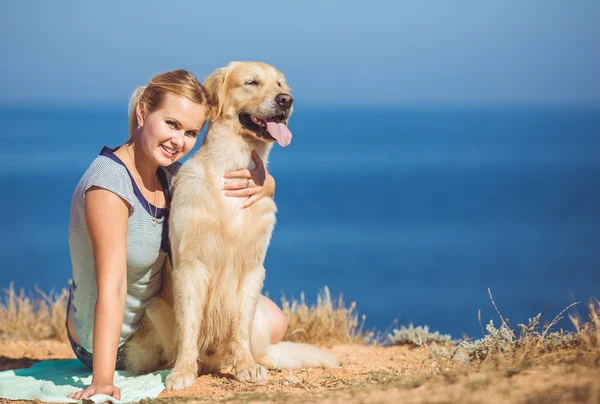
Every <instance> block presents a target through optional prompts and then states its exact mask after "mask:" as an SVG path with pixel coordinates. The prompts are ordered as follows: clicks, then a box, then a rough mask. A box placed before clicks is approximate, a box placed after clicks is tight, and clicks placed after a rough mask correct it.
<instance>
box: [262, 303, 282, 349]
mask: <svg viewBox="0 0 600 404" xmlns="http://www.w3.org/2000/svg"><path fill="white" fill-rule="evenodd" d="M261 299H263V302H264V303H265V305H266V306H267V307H268V308H269V313H270V317H271V344H276V343H278V342H279V341H281V339H282V338H283V336H284V335H285V332H286V331H287V328H288V320H287V317H286V316H285V313H284V312H283V310H281V309H280V308H279V307H278V306H277V305H276V304H275V302H273V301H272V300H271V299H269V298H268V297H265V296H261Z"/></svg>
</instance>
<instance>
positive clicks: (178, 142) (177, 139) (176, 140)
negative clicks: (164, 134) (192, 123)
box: [171, 131, 185, 148]
mask: <svg viewBox="0 0 600 404" xmlns="http://www.w3.org/2000/svg"><path fill="white" fill-rule="evenodd" d="M184 136H185V135H184V133H183V131H178V132H177V135H175V136H173V138H172V139H171V143H173V145H174V146H177V147H178V148H181V147H182V146H183V137H184Z"/></svg>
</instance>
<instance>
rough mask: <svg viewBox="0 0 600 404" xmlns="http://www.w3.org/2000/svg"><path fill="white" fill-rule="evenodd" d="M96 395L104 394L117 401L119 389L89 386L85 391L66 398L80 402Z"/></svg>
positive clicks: (119, 395) (119, 396)
mask: <svg viewBox="0 0 600 404" xmlns="http://www.w3.org/2000/svg"><path fill="white" fill-rule="evenodd" d="M96 394H106V395H109V396H112V397H114V398H116V399H117V400H120V399H121V389H119V388H118V387H115V386H99V387H91V386H90V387H88V388H87V389H85V390H82V391H78V392H76V393H71V394H69V395H68V396H67V397H69V398H72V399H74V400H81V399H82V398H90V397H91V396H93V395H96Z"/></svg>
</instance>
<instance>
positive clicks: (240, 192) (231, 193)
mask: <svg viewBox="0 0 600 404" xmlns="http://www.w3.org/2000/svg"><path fill="white" fill-rule="evenodd" d="M261 190H262V187H250V188H244V189H238V190H235V191H226V192H225V196H250V195H256V194H258V193H260V191H261Z"/></svg>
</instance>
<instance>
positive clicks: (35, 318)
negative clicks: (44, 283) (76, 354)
mask: <svg viewBox="0 0 600 404" xmlns="http://www.w3.org/2000/svg"><path fill="white" fill-rule="evenodd" d="M2 295H3V296H2V299H1V300H0V339H4V340H6V339H12V340H27V341H32V340H44V339H57V340H60V341H67V332H66V329H65V320H66V307H67V298H68V296H69V292H68V290H67V289H63V290H62V291H61V292H60V293H54V292H52V291H50V292H49V293H48V294H46V293H45V292H43V291H42V290H40V289H39V288H38V287H37V286H36V287H35V292H34V293H29V294H25V291H24V290H23V289H21V290H20V291H19V292H18V293H17V291H15V288H14V284H13V283H12V282H11V284H10V285H9V287H8V289H3V290H2Z"/></svg>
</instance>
